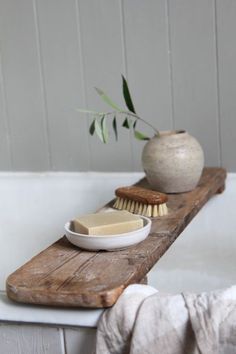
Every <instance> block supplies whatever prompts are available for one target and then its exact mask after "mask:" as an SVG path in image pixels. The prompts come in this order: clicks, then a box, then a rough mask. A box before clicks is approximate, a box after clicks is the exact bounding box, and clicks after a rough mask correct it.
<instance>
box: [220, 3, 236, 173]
mask: <svg viewBox="0 0 236 354" xmlns="http://www.w3.org/2000/svg"><path fill="white" fill-rule="evenodd" d="M216 15H217V16H216V20H217V40H218V69H219V101H220V119H221V121H220V127H221V145H222V165H223V166H225V167H226V168H227V169H228V170H229V171H236V158H235V144H236V64H235V63H236V42H235V33H236V21H235V18H236V2H235V1H233V0H225V1H219V0H217V1H216Z"/></svg>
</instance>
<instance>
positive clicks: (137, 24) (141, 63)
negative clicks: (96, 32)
mask: <svg viewBox="0 0 236 354" xmlns="http://www.w3.org/2000/svg"><path fill="white" fill-rule="evenodd" d="M124 17H125V30H126V31H125V36H126V50H127V67H128V79H129V83H130V90H131V92H132V96H133V98H134V104H135V107H136V110H137V112H138V113H139V115H140V116H142V117H143V118H145V119H147V120H148V121H149V122H150V123H152V124H153V125H154V126H156V128H157V129H159V130H163V129H172V127H173V124H172V112H171V88H170V84H171V83H170V72H169V57H168V26H167V18H166V3H165V0H161V1H155V0H151V1H142V0H137V1H124ZM139 128H140V130H142V131H145V132H147V133H148V134H149V135H151V136H152V135H153V131H152V130H148V129H147V128H146V126H144V125H141V124H140V125H139ZM133 146H134V152H135V169H136V170H140V169H141V152H142V148H143V143H142V142H140V141H134V142H133Z"/></svg>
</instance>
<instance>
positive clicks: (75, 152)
mask: <svg viewBox="0 0 236 354" xmlns="http://www.w3.org/2000/svg"><path fill="white" fill-rule="evenodd" d="M35 3H36V6H35V11H36V18H37V21H36V22H37V26H38V32H39V37H40V42H39V50H40V51H41V58H42V60H41V65H42V74H43V81H44V89H45V92H44V94H45V102H46V109H47V116H48V127H49V138H50V149H51V160H52V168H53V169H54V170H59V171H63V170H69V171H77V170H83V171H84V170H85V171H86V170H88V169H89V164H88V161H89V146H88V136H89V134H88V124H87V118H86V116H85V115H83V114H79V113H78V112H77V111H76V108H78V107H80V108H84V107H85V100H84V87H83V73H82V70H83V67H82V62H81V55H80V52H81V43H80V40H79V38H78V28H77V25H78V24H77V7H76V1H74V0H68V1H64V0H48V1H36V2H35Z"/></svg>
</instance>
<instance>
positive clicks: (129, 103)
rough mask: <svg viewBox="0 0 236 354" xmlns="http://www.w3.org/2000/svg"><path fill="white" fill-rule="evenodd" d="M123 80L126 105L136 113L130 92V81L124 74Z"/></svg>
mask: <svg viewBox="0 0 236 354" xmlns="http://www.w3.org/2000/svg"><path fill="white" fill-rule="evenodd" d="M122 82H123V96H124V100H125V103H126V106H127V108H128V109H129V110H130V111H131V112H133V113H135V114H136V112H135V109H134V105H133V102H132V99H131V95H130V92H129V87H128V83H127V81H126V79H125V78H124V76H123V75H122Z"/></svg>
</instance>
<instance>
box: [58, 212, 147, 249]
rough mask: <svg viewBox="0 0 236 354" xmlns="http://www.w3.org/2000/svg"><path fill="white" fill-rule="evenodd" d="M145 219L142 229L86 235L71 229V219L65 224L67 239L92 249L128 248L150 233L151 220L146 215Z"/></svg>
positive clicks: (74, 243)
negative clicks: (111, 233) (120, 232)
mask: <svg viewBox="0 0 236 354" xmlns="http://www.w3.org/2000/svg"><path fill="white" fill-rule="evenodd" d="M140 217H141V218H142V219H143V222H144V226H143V227H142V228H141V229H138V230H135V231H131V232H126V233H123V234H117V235H99V236H96V235H93V236H89V235H84V234H78V233H76V232H73V231H71V230H70V221H69V222H67V223H66V224H65V231H66V237H67V239H68V240H69V241H70V242H71V243H73V245H75V246H78V247H80V248H83V249H86V250H92V251H98V250H106V251H112V250H116V249H121V248H126V247H129V246H132V245H135V244H137V243H139V242H141V241H143V240H144V239H145V238H146V237H147V236H148V234H149V232H150V228H151V223H152V222H151V220H150V219H148V218H147V217H145V216H140Z"/></svg>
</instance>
